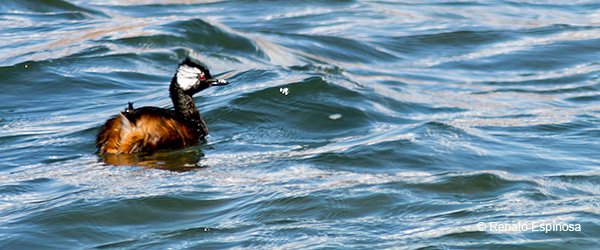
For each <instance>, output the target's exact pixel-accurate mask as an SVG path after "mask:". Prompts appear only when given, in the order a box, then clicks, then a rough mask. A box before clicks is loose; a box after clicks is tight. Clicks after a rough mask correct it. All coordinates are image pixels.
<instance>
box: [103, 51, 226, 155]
mask: <svg viewBox="0 0 600 250" xmlns="http://www.w3.org/2000/svg"><path fill="white" fill-rule="evenodd" d="M227 84H229V83H228V82H227V81H225V80H223V79H215V78H212V76H211V75H210V72H209V71H208V69H207V68H206V67H204V66H202V65H200V64H197V63H195V62H193V61H192V60H190V58H186V59H185V60H184V61H183V62H182V63H181V64H179V66H178V67H177V71H176V72H175V75H174V76H173V79H172V80H171V85H170V87H169V92H170V95H171V100H172V101H173V105H174V107H175V110H170V109H163V108H157V107H141V108H133V105H132V103H129V105H128V107H127V108H126V109H125V111H123V112H121V113H119V114H118V115H116V116H114V117H113V118H111V119H109V120H108V121H106V123H105V124H104V125H103V126H102V128H101V129H100V132H99V133H98V137H97V138H96V147H97V148H98V152H99V153H100V154H123V153H125V154H129V153H137V152H152V151H155V150H159V149H165V148H183V147H186V146H190V145H193V144H195V143H197V142H198V140H200V139H202V138H204V137H205V136H206V135H207V134H208V130H207V129H206V124H205V123H204V121H203V120H202V117H200V112H199V111H198V108H196V104H194V99H192V96H193V95H194V94H196V93H198V92H200V91H202V90H204V89H207V88H208V87H210V86H218V85H227Z"/></svg>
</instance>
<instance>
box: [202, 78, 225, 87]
mask: <svg viewBox="0 0 600 250" xmlns="http://www.w3.org/2000/svg"><path fill="white" fill-rule="evenodd" d="M206 81H207V82H208V83H210V85H211V86H224V85H227V84H229V82H228V81H227V80H225V79H217V78H211V79H208V80H206Z"/></svg>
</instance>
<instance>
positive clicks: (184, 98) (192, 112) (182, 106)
mask: <svg viewBox="0 0 600 250" xmlns="http://www.w3.org/2000/svg"><path fill="white" fill-rule="evenodd" d="M169 92H170V94H171V100H172V101H173V106H174V107H175V111H177V112H179V113H180V114H182V115H183V116H185V117H186V118H188V119H190V120H193V121H195V122H198V123H203V121H202V118H201V117H200V112H199V111H198V108H197V107H196V104H195V103H194V99H193V98H192V95H190V94H188V93H185V91H183V89H181V88H180V87H179V86H178V85H177V83H176V82H175V81H173V82H171V87H170V88H169Z"/></svg>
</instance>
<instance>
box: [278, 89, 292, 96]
mask: <svg viewBox="0 0 600 250" xmlns="http://www.w3.org/2000/svg"><path fill="white" fill-rule="evenodd" d="M279 92H281V94H283V95H288V94H289V93H290V89H288V88H279Z"/></svg>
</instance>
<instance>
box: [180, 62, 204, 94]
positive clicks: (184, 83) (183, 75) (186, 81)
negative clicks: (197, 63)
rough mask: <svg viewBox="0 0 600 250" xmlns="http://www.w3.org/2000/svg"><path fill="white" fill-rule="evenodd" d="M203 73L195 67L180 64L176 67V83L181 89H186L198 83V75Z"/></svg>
mask: <svg viewBox="0 0 600 250" xmlns="http://www.w3.org/2000/svg"><path fill="white" fill-rule="evenodd" d="M199 74H203V73H202V71H200V70H199V69H197V68H194V67H190V66H187V65H181V66H180V67H179V68H178V69H177V84H179V87H181V88H182V89H183V90H188V89H190V88H191V87H193V86H194V85H196V84H197V83H198V75H199Z"/></svg>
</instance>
